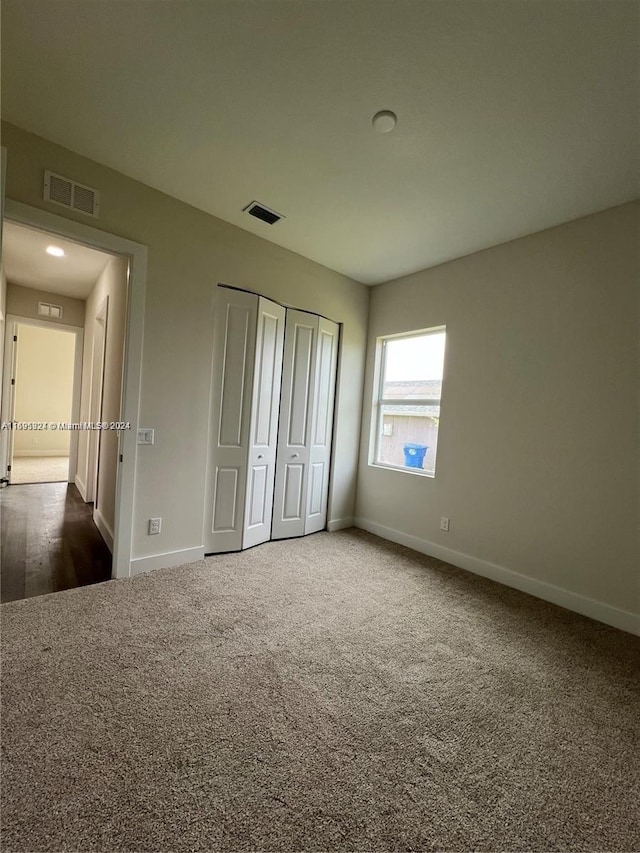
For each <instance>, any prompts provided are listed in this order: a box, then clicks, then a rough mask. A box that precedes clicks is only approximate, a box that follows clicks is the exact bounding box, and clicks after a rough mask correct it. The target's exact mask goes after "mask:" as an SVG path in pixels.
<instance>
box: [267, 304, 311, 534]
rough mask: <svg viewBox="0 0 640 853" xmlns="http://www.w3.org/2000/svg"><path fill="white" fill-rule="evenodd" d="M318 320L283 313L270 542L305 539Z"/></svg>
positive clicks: (301, 312)
mask: <svg viewBox="0 0 640 853" xmlns="http://www.w3.org/2000/svg"><path fill="white" fill-rule="evenodd" d="M317 336H318V317H317V316H316V315H315V314H306V313H305V312H303V311H293V310H289V311H287V322H286V331H285V339H284V364H283V368H282V394H281V401H280V424H279V427H278V456H277V463H276V482H275V494H274V505H273V526H272V530H271V538H272V539H286V538H288V537H291V536H303V535H304V525H305V515H306V507H307V484H308V479H309V449H310V441H309V438H310V424H311V415H312V411H311V408H312V403H313V377H314V373H315V357H316V339H317Z"/></svg>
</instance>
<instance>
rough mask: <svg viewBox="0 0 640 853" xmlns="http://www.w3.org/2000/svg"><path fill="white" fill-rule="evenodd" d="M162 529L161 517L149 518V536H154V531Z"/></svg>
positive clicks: (158, 531)
mask: <svg viewBox="0 0 640 853" xmlns="http://www.w3.org/2000/svg"><path fill="white" fill-rule="evenodd" d="M161 530H162V519H161V518H150V519H149V536H155V535H156V533H160V531H161Z"/></svg>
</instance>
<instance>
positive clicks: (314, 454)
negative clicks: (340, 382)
mask: <svg viewBox="0 0 640 853" xmlns="http://www.w3.org/2000/svg"><path fill="white" fill-rule="evenodd" d="M337 360H338V326H337V325H336V323H332V322H331V320H327V319H325V318H324V317H319V318H318V334H317V339H316V359H315V377H314V383H313V407H312V417H311V434H310V448H309V484H308V487H307V508H306V515H305V525H304V532H305V533H316V532H317V531H318V530H324V528H325V527H326V524H327V503H328V500H329V472H330V463H331V438H332V436H333V411H334V404H335V393H336V366H337Z"/></svg>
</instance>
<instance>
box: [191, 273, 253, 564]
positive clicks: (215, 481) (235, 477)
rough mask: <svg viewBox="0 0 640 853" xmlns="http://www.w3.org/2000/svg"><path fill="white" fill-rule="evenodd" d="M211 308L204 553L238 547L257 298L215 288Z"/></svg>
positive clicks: (251, 388) (245, 474) (241, 524)
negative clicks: (209, 406) (212, 315)
mask: <svg viewBox="0 0 640 853" xmlns="http://www.w3.org/2000/svg"><path fill="white" fill-rule="evenodd" d="M217 290H218V292H217V295H216V302H215V305H214V323H213V369H212V383H211V414H210V430H209V464H208V470H207V486H206V498H205V524H204V535H203V538H204V543H203V544H204V548H205V552H206V553H219V552H222V551H239V550H241V548H242V537H243V527H244V508H245V500H246V489H247V454H248V446H249V423H250V411H251V396H252V390H253V366H254V354H255V342H256V315H257V310H258V297H257V296H255V295H254V294H252V293H244V292H243V291H239V290H231V289H229V288H222V287H219V288H218V289H217Z"/></svg>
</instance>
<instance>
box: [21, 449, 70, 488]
mask: <svg viewBox="0 0 640 853" xmlns="http://www.w3.org/2000/svg"><path fill="white" fill-rule="evenodd" d="M68 478H69V457H68V456H14V457H13V461H12V464H11V482H12V483H13V484H14V485H15V484H18V483H60V482H65V481H66V480H68Z"/></svg>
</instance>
